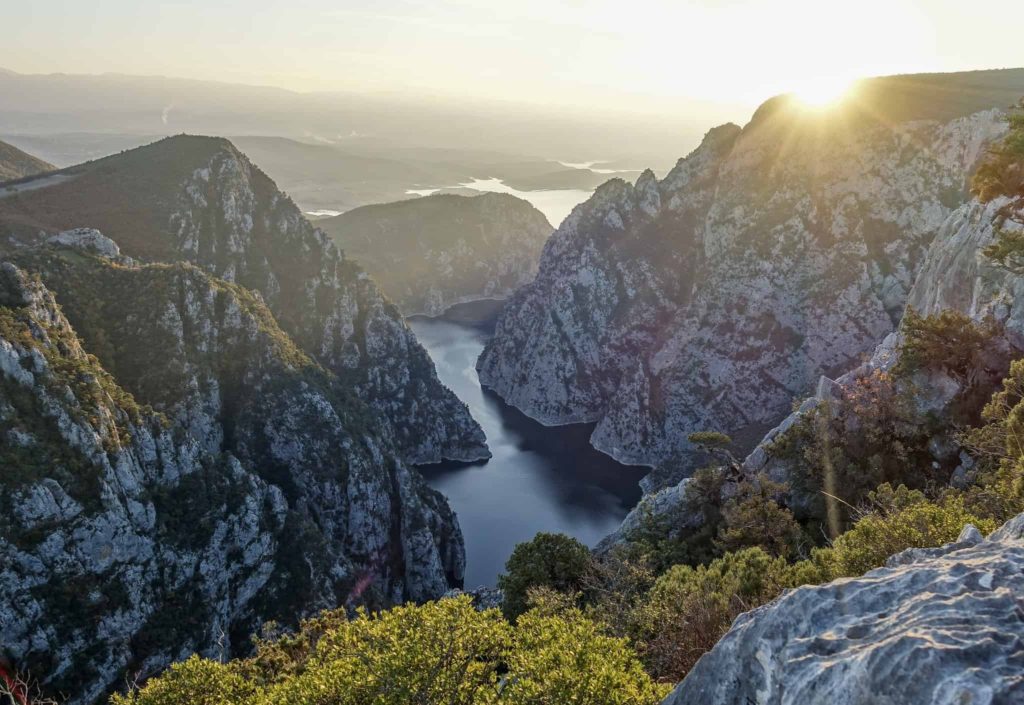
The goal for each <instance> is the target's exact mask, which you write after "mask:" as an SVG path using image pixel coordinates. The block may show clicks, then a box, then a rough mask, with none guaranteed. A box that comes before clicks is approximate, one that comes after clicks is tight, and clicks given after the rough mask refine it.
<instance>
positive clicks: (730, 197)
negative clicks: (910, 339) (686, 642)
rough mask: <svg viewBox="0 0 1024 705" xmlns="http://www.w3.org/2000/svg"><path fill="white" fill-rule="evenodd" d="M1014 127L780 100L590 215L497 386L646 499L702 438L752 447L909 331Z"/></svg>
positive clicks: (534, 292) (595, 204)
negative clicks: (611, 465) (919, 288)
mask: <svg viewBox="0 0 1024 705" xmlns="http://www.w3.org/2000/svg"><path fill="white" fill-rule="evenodd" d="M925 117H927V114H925ZM1004 129H1005V128H1004V126H1003V125H1002V124H1001V123H1000V121H999V113H998V111H997V110H994V109H992V110H983V111H980V112H974V113H972V114H969V115H962V116H960V117H956V118H954V119H948V118H946V117H945V116H944V119H943V120H937V119H917V120H912V121H904V122H889V121H886V122H879V121H876V120H871V119H865V118H864V117H863V116H861V118H859V119H857V120H851V122H849V123H848V122H847V121H845V120H844V118H843V117H842V116H840V117H838V118H836V117H835V116H833V117H831V118H826V117H822V116H818V115H811V114H808V113H806V112H801V111H800V110H799V109H798V108H796V107H794V106H793V105H792V104H791V103H789V102H787V101H786V100H784V99H778V100H774V101H770V102H769V103H767V104H765V106H763V107H762V108H761V109H760V110H759V111H758V113H757V114H756V115H755V116H754V118H753V119H752V120H751V122H750V124H748V125H747V126H746V127H745V128H743V129H742V130H741V129H740V128H738V127H736V126H731V125H727V126H723V127H720V128H716V129H715V130H713V131H711V132H710V133H709V134H708V136H707V137H706V138H705V140H704V142H703V143H702V144H701V145H700V147H698V148H697V149H696V150H695V151H694V152H693V153H692V154H691V155H689V156H688V157H686V158H685V159H683V160H681V161H680V162H679V164H678V165H677V166H676V168H675V169H674V170H673V171H672V172H670V173H669V174H668V176H666V178H665V179H663V180H662V181H660V182H659V181H657V180H656V179H655V178H654V177H653V175H652V174H650V173H646V174H644V175H643V176H641V177H640V179H639V180H638V181H637V182H636V184H635V185H630V184H627V183H624V182H621V181H612V182H609V183H608V184H606V185H604V186H603V187H601V188H600V189H598V191H597V192H596V193H595V195H594V196H593V198H591V199H590V200H589V201H588V202H586V203H585V204H583V205H581V206H579V207H577V208H576V210H575V211H574V212H573V214H572V215H571V216H570V217H569V218H568V219H567V220H566V221H565V222H564V223H563V224H562V226H561V227H560V228H559V229H558V231H557V232H556V233H555V234H554V235H553V236H552V238H551V240H550V242H549V243H548V245H547V246H546V247H545V250H544V254H543V256H542V259H541V264H540V272H539V274H538V276H537V278H536V280H535V281H534V282H533V283H532V284H530V285H528V286H526V287H524V288H523V289H521V290H520V291H519V292H518V293H517V294H516V295H515V296H514V297H513V299H512V300H511V301H510V302H509V304H508V305H507V306H506V308H505V310H504V312H503V314H502V317H501V319H500V321H499V323H498V326H497V332H496V335H495V337H494V339H493V341H491V343H490V344H489V345H488V346H487V348H486V349H485V350H484V353H483V354H482V356H481V358H480V361H479V363H478V368H479V370H480V376H481V381H482V382H483V383H484V384H485V385H487V386H489V387H491V388H493V389H494V390H495V391H497V392H498V393H499V394H501V395H502V396H503V397H504V398H505V399H506V400H507V401H508V402H510V403H511V404H513V405H515V406H517V407H518V408H520V409H522V410H523V411H525V412H526V413H528V414H529V415H531V416H533V417H535V418H538V419H539V420H541V421H543V422H544V423H551V424H559V423H568V422H577V421H592V422H597V427H596V430H595V431H594V434H593V438H592V443H593V444H594V445H595V447H597V448H599V449H601V450H603V451H605V452H607V453H609V454H611V455H613V456H615V457H616V458H619V459H620V460H623V461H626V462H630V463H640V464H649V465H652V466H655V467H656V470H655V472H654V473H653V474H652V475H651V476H650V477H649V478H648V480H647V481H646V485H647V488H648V489H655V488H657V487H660V486H665V485H668V484H672V483H673V482H674V481H676V480H678V478H679V477H680V476H681V475H684V474H687V473H688V472H689V471H691V470H692V462H691V459H690V457H689V453H690V452H691V449H690V446H689V444H688V442H687V440H686V437H687V435H688V434H689V433H690V432H692V431H695V430H703V429H714V430H720V431H724V432H727V433H729V434H730V435H732V436H733V437H734V438H736V439H737V440H738V441H739V442H740V444H741V445H743V446H746V447H747V448H750V447H751V446H753V445H754V443H756V441H757V440H758V439H759V438H760V437H761V436H762V435H763V433H764V432H765V431H766V430H767V429H769V428H771V427H772V425H774V424H776V423H778V421H779V420H780V419H782V418H783V417H784V416H785V415H786V414H787V413H788V412H789V410H790V404H791V401H792V399H793V398H794V397H799V396H802V395H805V394H807V393H808V392H809V391H810V390H811V389H812V388H813V386H814V384H815V382H816V381H817V379H818V377H819V376H820V375H821V374H834V373H837V372H840V371H843V370H846V369H850V368H851V367H852V366H854V365H855V364H856V362H857V361H858V360H859V358H860V357H861V356H862V355H864V354H866V353H870V352H871V350H872V349H873V348H874V346H875V345H877V344H878V341H879V340H881V339H882V338H883V337H885V335H886V334H888V333H889V332H891V331H892V330H893V329H894V328H895V326H896V324H897V323H898V321H899V319H900V316H901V313H902V311H903V306H904V304H905V302H906V300H907V297H908V293H909V291H910V288H911V285H912V283H913V281H914V277H915V274H916V272H917V271H918V270H919V268H920V266H921V262H922V261H923V258H924V254H925V252H926V250H927V248H928V246H929V244H930V243H931V241H932V239H933V238H934V237H935V236H936V233H938V231H939V229H940V227H941V225H942V224H943V222H944V221H945V220H946V219H947V217H948V216H949V215H950V214H951V213H952V212H953V211H954V210H955V209H956V208H957V207H958V206H959V205H960V204H961V203H962V202H963V201H964V199H965V195H964V194H965V191H966V188H965V186H966V178H967V176H968V174H969V172H970V169H971V167H972V165H973V164H974V163H975V162H976V160H977V158H978V157H979V155H980V154H981V153H982V151H983V149H984V148H985V146H986V145H987V144H988V143H989V142H990V141H991V140H992V139H994V138H995V137H997V136H998V135H1000V134H1002V132H1003V130H1004Z"/></svg>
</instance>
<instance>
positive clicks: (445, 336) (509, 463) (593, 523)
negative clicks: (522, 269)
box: [409, 302, 646, 587]
mask: <svg viewBox="0 0 1024 705" xmlns="http://www.w3.org/2000/svg"><path fill="white" fill-rule="evenodd" d="M498 308H500V304H498V305H495V303H494V302H490V303H488V304H483V303H481V302H474V303H473V304H464V305H461V306H459V307H456V308H455V310H453V311H450V312H448V313H447V314H446V315H445V317H443V318H425V317H414V318H411V319H409V325H410V326H411V327H412V328H413V330H414V331H415V332H416V335H417V337H418V338H419V340H420V342H421V343H422V344H423V346H424V347H425V348H426V349H427V351H428V352H429V353H430V355H431V357H432V358H433V360H434V364H435V365H436V366H437V372H438V376H439V377H440V378H441V381H442V382H444V383H445V384H446V385H448V387H450V388H451V389H452V391H454V392H455V394H456V395H458V396H459V398H460V399H462V401H464V402H465V403H466V404H467V405H468V406H469V409H470V412H471V413H472V414H473V417H474V418H475V419H476V420H477V421H478V422H479V423H480V425H481V426H482V427H483V429H484V433H486V434H487V443H488V445H489V446H490V449H491V453H492V454H493V457H492V458H491V459H490V460H489V461H486V462H477V463H450V462H446V463H439V464H436V465H429V466H422V467H421V468H420V470H421V472H422V473H423V475H424V477H425V478H426V480H427V482H428V483H429V484H430V485H431V486H432V487H434V488H435V489H437V490H439V491H440V492H442V493H443V494H445V495H446V496H447V497H448V500H449V503H450V504H451V506H452V508H453V509H454V510H455V512H456V513H457V514H458V517H459V523H460V525H461V527H462V532H463V534H464V536H465V539H466V559H467V566H466V585H467V586H468V587H476V586H478V585H493V584H494V583H495V580H496V578H497V575H498V573H499V572H501V570H502V569H503V567H504V563H505V561H506V560H507V558H508V556H509V554H510V553H511V552H512V549H513V548H514V547H515V545H516V544H517V543H519V542H521V541H526V540H528V539H530V538H532V537H533V536H534V534H536V533H537V532H538V531H549V532H561V533H566V534H569V535H571V536H575V537H576V538H578V539H580V540H581V541H583V542H584V543H586V544H588V545H591V546H592V545H594V544H596V543H597V542H598V541H600V540H601V539H602V538H603V537H604V536H606V535H607V534H608V533H610V532H612V531H614V530H615V529H616V528H617V527H618V525H619V523H620V522H621V521H622V519H623V517H625V515H626V514H627V513H628V512H629V510H630V509H631V508H632V507H633V506H635V505H636V503H637V502H638V501H639V499H640V495H641V492H640V488H639V485H638V484H637V483H638V482H639V480H640V478H641V477H643V475H644V473H645V472H646V469H645V468H636V467H630V466H625V465H622V464H620V463H617V462H615V461H614V460H612V459H611V458H610V457H608V456H606V455H604V454H603V453H600V452H598V451H596V450H594V449H593V448H592V447H591V446H590V444H589V437H590V433H591V432H592V430H593V425H592V424H574V425H570V426H558V427H547V426H544V425H542V424H540V423H538V422H536V421H534V420H533V419H531V418H529V417H527V416H526V415H525V414H523V413H521V412H520V411H518V410H517V409H515V408H513V407H511V406H509V405H508V404H506V403H505V402H504V401H502V399H501V398H500V397H499V396H498V395H497V394H494V393H493V392H491V391H489V390H484V389H483V388H481V386H480V382H479V379H478V378H477V374H476V359H477V357H478V356H479V355H480V352H481V351H482V350H483V347H484V344H485V342H486V341H487V339H488V337H489V336H490V335H491V332H492V331H493V320H494V316H496V314H497V310H498Z"/></svg>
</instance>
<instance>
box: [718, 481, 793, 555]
mask: <svg viewBox="0 0 1024 705" xmlns="http://www.w3.org/2000/svg"><path fill="white" fill-rule="evenodd" d="M786 490H787V488H786V486H785V485H782V484H779V483H778V482H772V481H771V480H770V479H768V476H767V475H761V476H759V477H757V478H756V479H755V480H754V481H752V482H751V481H745V482H742V483H740V485H739V487H738V488H737V491H736V495H735V496H734V497H732V498H730V499H729V500H728V501H727V502H726V503H725V506H724V507H723V509H722V517H723V521H724V523H723V526H722V529H721V531H720V532H719V536H718V545H719V546H720V547H721V548H722V549H724V550H725V551H737V550H739V549H742V548H751V547H755V546H756V547H759V548H762V549H764V550H765V551H767V552H768V553H769V554H771V555H773V556H782V557H783V558H788V557H789V556H791V555H793V554H794V553H795V552H796V550H797V548H798V546H799V544H800V537H801V533H802V532H801V530H800V525H799V524H797V522H796V519H794V518H793V514H792V513H791V512H790V511H789V510H788V509H786V507H784V506H782V505H781V504H780V503H779V498H780V497H781V496H782V495H783V494H784V493H785V492H786Z"/></svg>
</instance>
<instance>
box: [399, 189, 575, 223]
mask: <svg viewBox="0 0 1024 705" xmlns="http://www.w3.org/2000/svg"><path fill="white" fill-rule="evenodd" d="M448 188H452V189H471V190H473V191H483V192H490V193H510V194H512V195H513V196H516V197H518V198H521V199H523V200H524V201H529V202H530V203H532V204H533V207H534V208H536V209H537V210H539V211H540V212H541V213H543V214H544V215H545V216H547V219H548V222H550V223H551V225H553V226H554V227H556V228H557V227H558V226H559V225H561V223H562V221H563V220H565V217H566V216H567V215H569V213H571V212H572V209H573V208H575V207H576V206H578V205H579V204H580V203H583V202H584V201H585V200H587V199H588V198H590V196H591V195H592V194H593V191H585V190H583V189H552V190H547V191H520V190H519V189H514V188H512V187H511V186H507V185H506V184H505V182H504V181H502V180H501V179H493V178H492V179H472V180H471V181H465V182H463V183H461V184H458V185H457V186H451V187H448ZM444 190H446V189H445V188H424V189H409V190H408V191H406V193H408V194H410V195H416V196H429V195H431V194H433V193H437V192H438V191H444Z"/></svg>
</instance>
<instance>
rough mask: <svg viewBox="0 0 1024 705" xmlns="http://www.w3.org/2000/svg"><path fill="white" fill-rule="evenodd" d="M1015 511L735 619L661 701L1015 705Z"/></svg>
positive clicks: (1023, 534) (1018, 597)
mask: <svg viewBox="0 0 1024 705" xmlns="http://www.w3.org/2000/svg"><path fill="white" fill-rule="evenodd" d="M1022 601H1024V515H1021V516H1018V517H1017V518H1016V519H1013V520H1011V521H1010V522H1008V523H1007V524H1006V525H1005V526H1004V527H1003V528H1002V529H1000V530H998V531H996V532H995V533H994V534H992V535H991V536H990V537H989V538H988V539H982V537H981V536H980V534H978V532H977V530H976V529H974V528H973V527H968V528H967V529H966V530H965V531H964V532H963V533H962V534H961V536H960V540H959V541H957V542H956V543H953V544H949V545H947V546H944V547H942V548H938V549H928V550H921V549H911V550H910V551H907V552H904V553H901V554H898V555H896V556H893V557H892V558H890V559H889V563H888V564H887V566H886V567H885V568H879V569H878V570H873V571H871V572H870V573H868V574H867V575H865V576H863V577H861V578H852V579H846V580H837V581H835V582H832V583H828V584H826V585H820V586H815V587H802V588H799V589H797V590H791V591H789V592H787V593H786V594H784V595H783V596H782V597H780V598H779V599H777V600H776V601H774V602H772V603H770V604H768V605H765V606H763V607H760V608H758V609H756V610H753V611H751V612H747V613H746V614H743V615H741V616H740V617H739V618H737V620H736V622H735V623H734V624H733V626H732V628H731V629H730V630H729V632H728V633H727V634H726V635H725V636H724V637H723V638H722V640H721V641H720V642H719V643H718V644H717V645H716V646H715V647H714V649H712V650H711V651H710V652H708V653H707V654H705V655H704V657H703V658H701V660H700V661H698V662H697V665H696V666H695V667H694V669H693V670H692V671H691V672H690V674H689V675H688V676H687V677H686V679H685V680H684V681H683V682H682V683H681V684H680V685H679V686H678V687H677V688H676V690H675V691H674V692H673V693H672V694H671V695H669V696H668V698H666V699H665V700H664V701H663V704H664V705H735V703H750V704H756V705H805V704H806V703H831V704H834V705H905V704H906V703H915V705H950V704H952V703H977V704H979V705H981V704H985V705H997V704H1000V705H1010V703H1018V702H1022V701H1024V612H1022V610H1021V604H1022Z"/></svg>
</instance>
